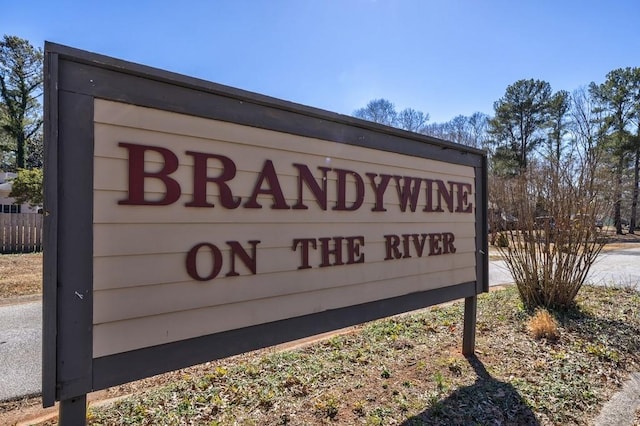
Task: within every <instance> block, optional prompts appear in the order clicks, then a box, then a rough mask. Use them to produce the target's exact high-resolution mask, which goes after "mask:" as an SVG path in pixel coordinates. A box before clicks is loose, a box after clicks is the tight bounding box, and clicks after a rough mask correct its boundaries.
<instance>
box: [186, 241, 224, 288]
mask: <svg viewBox="0 0 640 426" xmlns="http://www.w3.org/2000/svg"><path fill="white" fill-rule="evenodd" d="M202 247H208V248H209V249H210V250H211V259H212V260H213V267H212V268H211V273H210V274H209V275H207V276H206V277H203V276H201V275H200V274H199V273H198V266H197V262H196V261H197V257H198V251H199V250H200V249H201V248H202ZM220 269H222V253H220V249H218V247H216V246H214V245H213V244H209V243H200V244H196V245H195V246H193V247H192V248H191V250H189V253H187V273H188V274H189V276H190V277H191V278H193V279H194V280H198V281H209V280H212V279H214V278H215V277H217V276H218V274H219V273H220Z"/></svg>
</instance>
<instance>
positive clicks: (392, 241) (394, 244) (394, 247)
mask: <svg viewBox="0 0 640 426" xmlns="http://www.w3.org/2000/svg"><path fill="white" fill-rule="evenodd" d="M384 240H385V241H384V246H385V248H386V249H387V256H386V257H385V258H384V260H391V259H400V258H401V257H402V253H400V249H399V248H398V246H399V245H400V237H398V236H397V235H385V236H384Z"/></svg>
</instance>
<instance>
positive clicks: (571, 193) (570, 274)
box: [490, 162, 608, 309]
mask: <svg viewBox="0 0 640 426" xmlns="http://www.w3.org/2000/svg"><path fill="white" fill-rule="evenodd" d="M572 170H573V171H572ZM592 170H593V169H592V168H589V167H578V168H573V169H572V168H570V167H568V166H565V167H560V165H559V164H558V163H556V162H550V163H548V164H546V165H542V164H532V165H530V166H529V168H528V169H527V170H526V171H522V173H521V174H520V175H519V176H516V177H512V178H502V179H500V178H494V179H493V182H492V187H491V189H490V192H491V199H492V202H491V205H490V219H491V220H492V221H493V223H490V228H491V229H492V231H493V232H494V233H496V235H494V236H492V238H491V239H492V240H495V241H502V242H503V243H502V244H499V245H497V247H498V250H499V251H500V252H501V253H502V255H503V256H504V258H505V260H506V262H507V267H508V268H509V270H510V271H511V273H512V275H513V278H514V280H515V283H516V286H517V288H518V292H519V294H520V298H521V299H522V302H523V303H524V305H525V306H526V307H527V308H529V309H534V308H536V307H539V306H543V307H548V308H561V309H562V308H567V307H570V306H571V305H572V304H573V301H574V299H575V297H576V294H577V293H578V291H579V290H580V288H581V287H582V285H583V284H584V282H585V279H586V276H587V273H588V272H589V268H590V267H591V265H592V264H593V263H594V261H595V260H596V257H597V256H598V254H599V253H600V251H601V249H602V247H603V246H604V244H605V242H606V239H605V238H604V233H603V231H602V229H601V227H602V223H601V222H600V220H601V219H602V217H603V216H604V215H605V213H606V212H607V205H608V201H607V200H606V198H605V197H604V196H603V191H602V190H601V189H602V188H601V186H602V184H601V183H600V182H602V180H599V179H596V178H594V176H593V174H592ZM576 171H577V172H576ZM504 239H507V241H508V244H504Z"/></svg>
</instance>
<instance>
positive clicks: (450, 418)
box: [402, 355, 540, 426]
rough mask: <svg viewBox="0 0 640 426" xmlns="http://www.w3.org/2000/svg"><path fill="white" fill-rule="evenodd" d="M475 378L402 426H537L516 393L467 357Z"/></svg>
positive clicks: (512, 388) (527, 408)
mask: <svg viewBox="0 0 640 426" xmlns="http://www.w3.org/2000/svg"><path fill="white" fill-rule="evenodd" d="M467 361H468V362H469V364H470V365H471V366H472V367H473V369H474V370H475V372H476V375H477V376H478V378H477V379H476V382H475V383H474V384H473V385H471V386H467V387H464V388H461V389H458V390H457V391H455V392H454V393H452V394H451V395H449V397H448V398H446V399H444V400H442V401H438V402H437V403H435V404H433V406H432V407H431V408H430V409H428V410H426V411H423V412H422V413H420V414H418V415H416V416H413V417H411V418H409V419H407V420H405V421H404V422H403V423H402V424H403V425H404V426H418V425H454V424H455V425H476V424H499V425H519V426H520V425H539V424H540V423H539V422H538V420H537V419H536V417H535V415H534V414H533V412H532V411H531V409H530V408H529V407H528V406H527V405H526V404H525V402H524V400H523V399H522V397H521V396H520V394H518V391H517V390H516V389H515V388H514V387H513V386H511V385H509V384H508V383H504V382H501V381H499V380H496V379H494V378H493V377H491V375H490V374H489V373H488V372H487V370H486V369H485V368H484V365H483V364H482V362H481V361H480V360H479V359H478V358H477V357H476V356H475V355H474V356H470V357H467Z"/></svg>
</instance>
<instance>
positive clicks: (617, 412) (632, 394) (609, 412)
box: [594, 373, 640, 426]
mask: <svg viewBox="0 0 640 426" xmlns="http://www.w3.org/2000/svg"><path fill="white" fill-rule="evenodd" d="M638 410H640V373H633V374H632V375H631V376H630V377H629V380H627V381H626V382H625V383H624V385H623V386H622V389H621V390H620V391H619V392H618V393H616V394H615V395H613V397H612V398H611V399H610V400H609V402H607V403H605V404H604V406H603V407H602V410H601V411H600V414H599V415H598V417H597V418H596V420H595V423H594V425H595V426H625V425H629V426H631V425H633V424H634V423H635V420H636V418H637V416H636V414H637V412H638Z"/></svg>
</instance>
